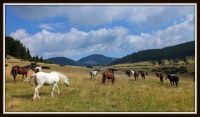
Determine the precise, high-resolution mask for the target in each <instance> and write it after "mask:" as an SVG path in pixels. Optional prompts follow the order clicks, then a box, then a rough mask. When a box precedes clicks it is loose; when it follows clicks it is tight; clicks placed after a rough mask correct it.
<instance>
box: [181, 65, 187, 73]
mask: <svg viewBox="0 0 200 117" xmlns="http://www.w3.org/2000/svg"><path fill="white" fill-rule="evenodd" d="M179 72H180V73H186V72H188V71H187V69H186V68H185V67H183V66H181V67H180V68H179Z"/></svg>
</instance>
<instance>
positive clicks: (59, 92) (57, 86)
mask: <svg viewBox="0 0 200 117" xmlns="http://www.w3.org/2000/svg"><path fill="white" fill-rule="evenodd" d="M56 88H57V90H58V94H59V95H60V90H59V88H58V85H57V84H56Z"/></svg>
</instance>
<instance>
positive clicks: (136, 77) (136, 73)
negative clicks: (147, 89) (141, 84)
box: [134, 71, 139, 80]
mask: <svg viewBox="0 0 200 117" xmlns="http://www.w3.org/2000/svg"><path fill="white" fill-rule="evenodd" d="M134 77H135V80H137V79H138V77H139V73H138V72H136V71H135V72H134Z"/></svg>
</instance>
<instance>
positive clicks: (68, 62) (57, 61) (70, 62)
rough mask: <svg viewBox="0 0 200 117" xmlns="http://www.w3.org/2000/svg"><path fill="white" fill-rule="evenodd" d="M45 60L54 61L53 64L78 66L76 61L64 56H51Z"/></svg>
mask: <svg viewBox="0 0 200 117" xmlns="http://www.w3.org/2000/svg"><path fill="white" fill-rule="evenodd" d="M46 60H47V61H50V62H52V63H55V64H62V65H71V66H79V63H78V62H76V61H74V60H71V59H68V58H65V57H53V58H48V59H46Z"/></svg>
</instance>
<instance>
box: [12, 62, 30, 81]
mask: <svg viewBox="0 0 200 117" xmlns="http://www.w3.org/2000/svg"><path fill="white" fill-rule="evenodd" d="M29 69H33V66H32V65H27V66H24V67H20V66H18V65H16V66H13V67H12V70H11V75H12V76H13V78H14V83H15V79H16V76H17V74H20V75H23V77H22V81H23V80H24V75H25V76H26V77H27V74H28V71H29Z"/></svg>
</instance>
